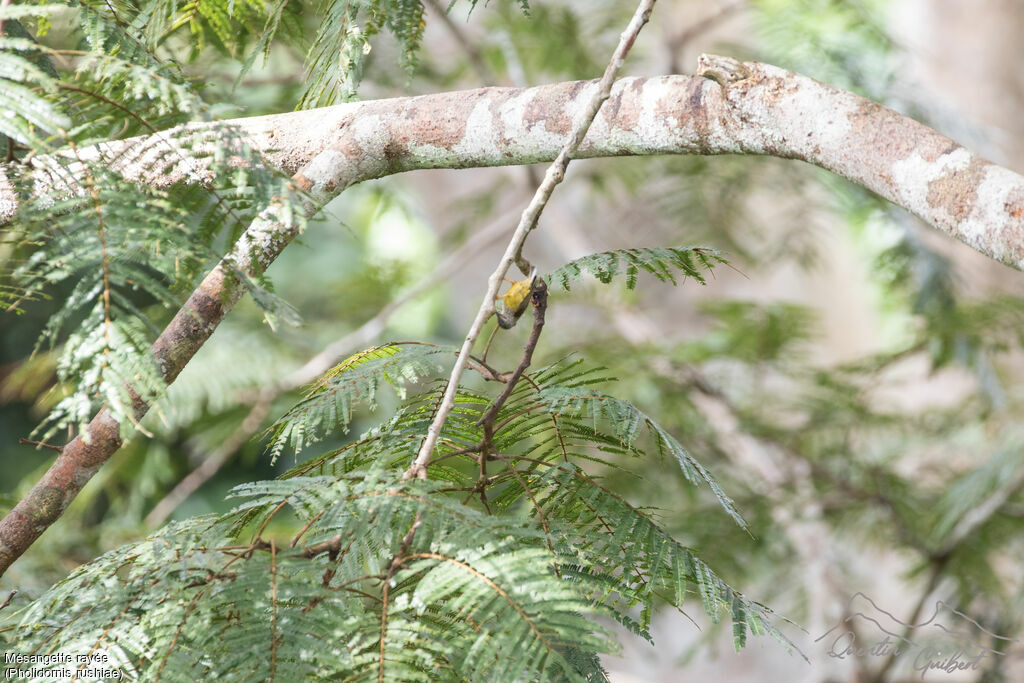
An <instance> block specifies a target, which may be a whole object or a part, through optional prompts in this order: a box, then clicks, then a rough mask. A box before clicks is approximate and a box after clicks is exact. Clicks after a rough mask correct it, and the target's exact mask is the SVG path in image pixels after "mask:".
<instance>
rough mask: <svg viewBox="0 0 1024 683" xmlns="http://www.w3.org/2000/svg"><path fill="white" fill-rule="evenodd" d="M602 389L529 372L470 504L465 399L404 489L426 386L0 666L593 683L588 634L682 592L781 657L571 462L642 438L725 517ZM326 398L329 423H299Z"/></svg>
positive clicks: (76, 605)
mask: <svg viewBox="0 0 1024 683" xmlns="http://www.w3.org/2000/svg"><path fill="white" fill-rule="evenodd" d="M429 351H433V354H435V355H436V354H441V353H444V354H448V353H450V350H449V349H441V348H434V347H417V346H413V347H409V346H408V345H387V346H383V347H375V348H373V349H368V350H367V351H365V352H362V353H360V354H356V355H355V356H353V357H352V358H350V359H349V360H348V361H346V362H344V363H342V364H341V365H339V366H338V367H337V368H335V369H334V370H332V371H331V372H329V373H328V374H327V376H326V377H325V378H324V380H323V381H322V382H321V383H320V384H319V385H318V386H317V389H315V390H314V393H313V394H312V395H311V396H310V397H308V398H307V399H306V400H305V401H304V402H303V403H302V404H300V406H304V409H303V410H294V411H292V412H290V413H289V414H288V416H286V418H284V419H283V420H282V422H284V423H296V424H303V423H306V425H307V426H306V427H303V428H302V429H294V428H293V429H292V431H293V433H296V434H309V435H310V436H312V435H314V434H315V435H322V434H323V432H324V431H325V430H327V429H334V428H339V427H344V426H345V425H347V424H348V421H349V420H350V412H349V411H350V410H351V406H352V405H353V404H354V403H355V402H358V401H364V402H365V401H372V398H373V395H374V393H375V391H376V387H377V385H378V384H379V383H380V382H381V381H386V382H389V383H395V384H399V383H403V382H416V381H418V380H420V379H422V377H423V375H424V373H426V372H427V371H428V370H429V369H430V368H431V366H432V365H433V363H434V361H433V359H431V358H430V355H431V354H430V353H429ZM424 363H427V365H424ZM374 376H376V377H377V379H376V380H374V379H372V378H373V377H374ZM606 380H607V377H606V376H605V375H604V373H602V372H600V371H599V370H596V369H592V368H587V367H585V366H584V365H583V364H581V363H580V362H578V361H572V362H562V363H558V364H556V365H553V366H549V367H545V368H541V369H539V370H537V371H536V372H533V373H530V375H529V376H528V377H527V379H526V381H524V382H522V383H521V384H520V385H519V386H517V388H516V390H515V391H514V392H513V394H512V397H511V398H510V401H509V403H508V404H506V406H505V407H504V408H503V409H502V410H501V411H499V412H498V415H497V417H496V422H495V424H496V428H495V430H494V433H493V448H494V450H493V451H492V452H491V453H490V457H489V459H490V460H491V461H492V462H494V463H495V466H498V465H500V469H498V470H496V471H495V472H494V473H492V474H490V475H489V476H490V478H489V479H488V484H487V485H486V486H485V487H484V488H482V489H481V490H480V491H479V496H480V500H481V503H480V506H479V507H478V506H476V505H471V504H470V502H471V501H472V500H476V493H475V492H474V490H475V489H474V482H475V481H476V475H477V473H476V471H475V470H476V469H479V468H478V466H477V465H475V464H474V456H473V455H472V454H471V453H470V452H469V451H468V450H467V448H466V446H467V445H468V444H471V443H473V442H476V441H480V440H481V439H483V438H484V437H485V434H484V431H483V428H482V426H481V425H479V424H478V421H479V419H480V418H481V416H482V415H483V414H484V412H485V411H486V409H487V408H488V406H489V403H490V401H489V400H488V399H487V398H486V397H485V396H483V395H482V394H478V393H476V392H474V391H471V390H469V389H465V390H463V391H462V392H460V394H459V398H458V408H457V410H456V411H455V413H454V414H453V416H452V418H451V419H450V420H449V421H448V422H447V423H446V425H445V428H444V430H443V431H442V438H441V442H440V443H441V445H440V447H439V448H438V451H437V454H436V457H435V461H436V464H434V465H432V466H431V473H432V474H434V473H436V475H437V476H436V477H433V476H432V481H430V482H420V481H417V480H411V481H403V479H402V477H401V472H402V470H403V469H404V467H405V465H407V464H408V463H409V462H410V461H411V458H413V457H414V456H415V452H416V449H417V448H418V444H419V437H420V435H421V434H422V433H423V429H424V427H425V425H426V424H427V423H428V422H429V420H430V418H431V415H432V414H433V410H434V408H435V406H436V403H437V401H438V399H439V395H440V391H441V390H442V389H443V385H441V386H438V387H435V388H428V389H427V390H426V391H424V392H421V393H420V394H418V395H415V396H412V397H410V398H409V399H408V400H406V401H405V402H404V404H403V406H402V407H401V408H400V409H399V410H398V411H397V412H396V414H395V416H394V417H393V418H392V419H390V420H388V421H387V422H385V423H384V424H383V425H381V426H380V427H378V428H377V429H375V430H372V431H371V432H369V433H368V434H366V435H364V436H363V437H362V438H361V439H359V440H357V441H355V442H354V443H352V444H350V445H349V446H346V447H345V448H343V449H340V450H338V451H333V452H329V453H326V454H324V455H322V456H320V457H318V458H315V459H313V460H311V461H308V462H306V463H302V464H300V465H297V466H296V467H294V468H293V469H292V470H291V471H289V472H288V473H286V474H285V475H284V477H283V478H282V479H279V480H277V481H263V482H255V483H252V484H246V485H243V486H240V487H237V488H236V489H235V491H234V493H233V496H234V497H236V498H239V499H241V502H240V503H239V504H238V505H237V506H236V507H235V509H234V510H233V511H232V512H231V513H229V514H227V515H224V516H222V517H220V518H218V519H211V518H205V519H204V518H197V519H194V520H190V521H189V522H186V523H184V524H175V525H171V526H170V527H168V528H166V529H165V530H163V531H161V532H160V533H158V534H157V535H155V536H154V537H152V538H150V539H147V540H146V541H144V542H141V543H135V544H130V545H128V546H124V547H122V548H120V549H118V550H116V551H113V552H111V553H108V554H107V555H105V556H103V557H101V558H99V559H98V560H96V561H95V562H93V563H90V564H89V565H86V566H84V567H82V568H80V569H79V570H77V571H76V572H74V573H73V574H72V575H71V576H69V577H68V578H67V579H66V580H65V581H62V582H61V583H60V584H58V585H57V586H55V587H54V588H53V589H52V590H51V591H49V592H48V593H47V594H46V595H44V596H43V597H41V598H40V599H39V600H37V601H36V602H34V603H33V604H32V605H30V606H29V607H28V608H27V609H25V610H24V611H23V612H22V613H21V614H20V615H19V616H18V619H19V620H20V624H21V625H22V626H21V628H19V631H18V634H17V636H16V637H15V639H14V642H12V644H11V647H13V648H16V649H19V650H24V651H36V652H44V651H45V652H49V651H56V650H60V651H61V652H78V651H79V650H86V651H87V650H89V649H91V648H103V649H104V651H106V652H109V653H110V656H111V657H112V658H113V659H114V661H115V662H116V663H117V665H118V666H120V667H122V668H123V670H125V671H126V672H128V673H130V674H131V675H135V676H139V677H141V678H144V679H153V678H157V677H168V678H170V679H172V680H177V679H182V678H186V677H191V678H195V677H203V678H207V677H217V678H218V679H224V680H243V679H244V680H249V679H252V678H254V677H255V678H270V677H285V678H288V679H301V678H310V677H317V678H325V677H331V676H345V677H349V678H352V679H353V680H363V679H376V678H378V677H380V676H383V677H384V679H385V680H424V681H426V680H466V679H469V680H508V679H509V677H512V678H515V679H528V680H581V681H582V680H604V679H605V677H604V674H603V671H602V669H601V668H600V665H599V663H598V660H597V658H596V655H598V654H600V653H614V652H616V651H617V646H616V645H615V643H614V641H613V640H612V639H611V638H610V636H609V634H608V633H607V632H606V631H605V630H604V629H602V628H601V627H600V626H598V624H597V622H595V621H594V617H595V616H604V617H609V618H614V619H616V620H618V621H619V622H620V623H622V624H623V625H625V626H626V627H627V628H629V629H630V630H632V631H633V632H634V633H636V634H638V635H641V636H644V637H647V638H649V636H648V635H647V628H648V626H649V623H650V618H651V613H652V608H653V606H654V605H655V602H656V601H664V602H666V603H667V604H670V605H674V606H676V607H682V606H683V604H684V602H685V601H686V599H687V596H688V595H690V594H691V593H693V594H695V595H696V596H697V597H698V598H699V600H700V603H701V605H702V607H703V609H704V610H705V611H706V612H707V613H708V614H709V615H710V616H712V618H714V619H715V620H717V619H718V618H720V616H721V615H722V614H724V615H725V616H726V618H727V619H729V620H731V622H732V624H733V632H734V639H735V643H736V646H737V647H741V646H742V645H744V644H745V643H746V639H747V636H748V634H749V633H754V634H764V633H770V634H773V635H775V636H776V637H778V638H780V639H782V640H783V641H784V642H787V643H788V641H786V640H785V637H784V636H782V635H781V633H779V632H778V631H777V630H776V628H775V627H774V625H773V623H772V615H771V613H770V611H769V610H768V609H767V608H765V607H764V606H763V605H760V604H758V603H755V602H752V601H750V600H749V599H747V598H745V597H744V596H743V595H742V594H740V593H738V592H737V591H735V590H734V589H732V588H731V587H730V586H728V585H727V584H726V583H724V582H723V581H722V580H721V579H720V578H719V577H718V576H717V575H716V574H715V573H714V572H713V571H712V570H711V569H710V568H709V567H708V566H707V565H706V564H704V563H703V562H702V561H701V560H700V559H699V558H698V557H697V556H696V554H695V553H694V552H693V551H691V550H690V549H688V548H686V547H684V546H683V545H681V544H680V543H678V542H677V541H675V540H674V539H673V538H672V537H671V535H669V534H668V533H667V532H666V531H665V530H664V529H663V528H661V527H660V526H659V525H658V524H657V523H655V522H654V520H653V519H652V517H651V515H650V513H648V512H644V511H641V510H640V509H638V508H636V507H634V506H632V505H630V504H629V503H628V502H626V501H625V500H624V499H622V498H621V497H619V496H618V495H616V494H614V493H612V492H611V491H610V490H608V489H607V488H606V487H605V486H604V485H603V484H602V483H601V482H600V480H599V478H598V477H596V476H594V475H589V474H587V473H585V472H584V471H583V470H582V469H581V468H580V467H579V466H578V465H577V464H575V462H574V461H599V462H600V461H604V460H605V458H606V457H607V456H608V454H610V453H615V452H629V453H632V454H634V455H636V456H642V455H644V454H645V452H646V450H645V449H644V448H642V447H641V441H640V440H639V438H638V432H639V430H640V428H641V427H642V426H643V427H646V428H647V430H648V431H649V432H650V434H651V435H652V442H653V445H654V448H655V451H666V452H671V453H672V454H673V455H675V456H676V457H677V458H679V462H680V464H681V466H682V468H683V470H684V473H685V474H686V475H687V476H688V477H691V478H692V479H693V480H694V481H696V480H698V479H699V480H702V481H704V482H706V483H708V484H710V485H711V486H712V488H713V489H714V491H715V495H716V496H717V497H719V499H720V500H722V502H723V504H729V503H728V499H726V498H724V494H722V493H721V491H720V490H718V489H717V486H716V485H715V484H714V482H713V481H712V480H711V479H710V477H709V475H708V474H707V473H706V471H705V470H704V469H703V468H702V467H701V466H700V465H699V464H697V463H696V462H695V461H694V460H693V459H692V458H690V457H689V455H688V454H686V452H685V451H683V450H682V447H681V446H680V445H679V444H678V442H676V441H675V439H674V438H672V437H671V436H670V435H668V434H667V433H666V432H664V430H662V429H661V428H660V427H658V425H656V424H655V423H654V422H653V421H651V420H650V418H648V417H647V416H645V415H643V414H642V413H640V412H639V411H637V410H636V409H635V408H633V407H632V406H630V405H629V404H627V403H625V402H622V401H616V400H614V399H611V398H610V397H607V396H601V395H598V394H597V393H596V392H593V391H592V390H589V389H587V388H586V387H590V386H593V385H595V384H597V383H600V382H603V381H606ZM321 394H328V395H330V398H329V400H327V401H326V403H329V404H330V405H333V406H336V407H338V406H341V407H342V408H337V409H335V410H327V409H324V408H323V406H321V407H319V408H317V409H315V410H314V409H313V408H312V407H311V406H310V405H309V401H310V399H311V398H312V397H314V396H318V395H321ZM309 424H315V427H316V429H315V430H310V429H308V425H309ZM303 438H306V439H307V441H311V440H312V439H311V438H308V437H303ZM482 457H485V458H486V457H487V452H486V451H484V452H483V455H482ZM463 465H469V467H468V468H467V467H464V466H463ZM467 491H469V494H470V495H469V496H467V497H465V498H464V499H463V500H462V501H461V502H459V498H463V495H462V494H463V493H465V492H467ZM730 505H731V504H730ZM728 509H729V511H730V514H733V515H734V516H736V518H737V520H739V518H738V514H737V513H736V512H735V510H734V509H732V508H731V507H729V508H728ZM289 539H290V540H289ZM103 596H107V597H106V598H104V597H103ZM637 606H640V608H641V610H640V620H639V621H636V620H635V618H634V617H633V616H632V614H633V608H635V607H637ZM30 626H31V627H30ZM39 648H42V649H39Z"/></svg>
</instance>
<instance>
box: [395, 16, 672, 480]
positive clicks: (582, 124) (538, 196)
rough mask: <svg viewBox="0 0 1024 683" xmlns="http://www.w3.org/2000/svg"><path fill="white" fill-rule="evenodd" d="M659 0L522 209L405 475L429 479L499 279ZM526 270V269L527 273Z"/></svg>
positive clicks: (624, 44)
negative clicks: (527, 204) (443, 430)
mask: <svg viewBox="0 0 1024 683" xmlns="http://www.w3.org/2000/svg"><path fill="white" fill-rule="evenodd" d="M655 1H656V0H641V2H640V4H639V6H638V7H637V9H636V12H635V13H634V14H633V18H632V19H631V20H630V22H629V25H628V26H627V27H626V30H625V31H624V32H623V33H622V36H621V38H620V39H619V44H618V46H617V47H616V48H615V53H614V54H613V55H612V58H611V61H609V62H608V67H607V68H606V69H605V72H604V75H603V76H602V77H601V80H600V82H599V83H598V87H597V92H596V93H594V96H593V97H592V98H591V100H590V102H588V104H587V107H586V109H585V110H584V112H583V115H582V116H581V118H580V120H579V121H577V123H576V125H575V126H574V127H573V132H572V134H571V135H570V136H569V139H568V140H567V141H566V143H565V145H564V146H563V147H562V150H561V151H560V152H559V153H558V157H557V158H556V159H555V161H554V162H553V163H552V164H551V166H549V167H548V170H547V173H545V174H544V181H543V182H542V183H541V184H540V186H539V187H538V188H537V191H536V193H535V194H534V196H533V200H532V201H531V202H530V204H529V206H527V207H526V210H525V211H523V215H522V217H521V218H520V220H519V225H518V226H517V227H516V231H515V234H513V236H512V239H511V241H510V242H509V244H508V247H506V249H505V254H504V256H502V258H501V261H500V262H499V264H498V267H497V269H495V271H494V272H493V273H492V274H491V276H490V278H489V279H488V283H487V293H486V294H485V295H484V299H483V302H482V303H481V304H480V309H479V310H478V311H477V314H476V318H475V319H474V320H473V324H472V325H471V326H470V328H469V333H468V334H467V335H466V339H465V341H464V342H463V344H462V351H461V352H460V353H459V357H458V358H457V359H456V361H455V366H454V367H453V368H452V372H451V376H450V377H449V379H448V386H447V387H446V388H445V392H444V396H443V397H442V399H441V405H440V406H439V408H438V411H437V414H436V415H435V417H434V420H433V422H431V424H430V428H429V429H428V430H427V434H426V437H425V438H424V439H423V444H422V445H421V446H420V450H419V453H418V454H417V455H416V459H415V460H414V461H413V463H412V465H411V466H410V467H409V469H408V470H407V471H406V473H405V476H406V477H407V478H410V477H419V478H421V479H426V476H427V469H426V464H427V462H428V461H429V460H430V458H431V456H432V455H433V453H434V447H435V446H436V445H437V440H438V438H439V437H440V435H441V428H442V427H443V426H444V423H445V421H446V420H447V419H448V415H449V413H451V411H452V408H453V407H454V406H455V394H456V392H457V391H458V389H459V381H460V380H461V379H462V373H463V372H464V371H465V369H466V362H467V360H468V359H469V355H470V353H471V352H472V350H473V345H474V344H475V343H476V340H477V337H479V336H480V332H481V330H482V329H483V326H484V323H486V322H487V320H488V319H489V318H490V317H491V316H492V315H493V314H494V311H495V309H494V299H495V297H496V296H497V294H498V288H499V287H500V286H501V282H502V280H503V279H504V277H505V275H506V273H508V269H509V267H510V266H511V265H512V262H513V261H514V260H515V258H516V256H517V255H519V254H520V252H521V250H522V246H523V243H524V242H525V241H526V236H527V235H528V234H529V233H530V231H531V230H532V229H533V227H534V226H535V225H536V224H537V219H538V218H539V217H540V214H541V212H542V211H543V210H544V207H545V206H546V205H547V202H548V200H549V199H550V198H551V193H552V192H554V189H555V187H556V186H557V185H558V184H559V183H560V182H562V179H563V178H564V177H565V169H566V168H567V167H568V165H569V160H570V159H571V158H572V154H573V153H574V152H575V151H576V149H577V148H578V147H579V146H580V143H581V142H582V141H583V138H584V137H585V136H586V134H587V131H588V130H589V129H590V124H591V123H593V121H594V118H595V117H596V116H597V112H598V110H600V108H601V105H602V104H604V102H605V100H607V99H608V96H609V95H610V94H611V89H612V84H613V83H614V82H615V77H616V75H617V74H618V72H619V69H621V68H622V63H623V61H624V60H625V58H626V55H627V54H628V53H629V50H630V48H632V47H633V43H634V41H636V37H637V35H638V34H639V33H640V29H641V28H643V26H644V24H646V23H647V20H648V19H649V18H650V16H651V11H652V10H653V9H654V3H655ZM525 274H526V273H524V275H525Z"/></svg>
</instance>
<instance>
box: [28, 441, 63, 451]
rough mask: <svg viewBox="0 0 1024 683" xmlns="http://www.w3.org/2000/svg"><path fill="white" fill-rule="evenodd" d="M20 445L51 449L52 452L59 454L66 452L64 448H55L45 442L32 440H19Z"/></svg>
mask: <svg viewBox="0 0 1024 683" xmlns="http://www.w3.org/2000/svg"><path fill="white" fill-rule="evenodd" d="M18 443H20V444H24V445H26V446H35V447H36V448H49V449H50V450H51V451H57V452H58V453H60V452H61V451H62V450H64V447H63V446H54V445H53V444H51V443H45V442H43V441H32V440H30V439H18Z"/></svg>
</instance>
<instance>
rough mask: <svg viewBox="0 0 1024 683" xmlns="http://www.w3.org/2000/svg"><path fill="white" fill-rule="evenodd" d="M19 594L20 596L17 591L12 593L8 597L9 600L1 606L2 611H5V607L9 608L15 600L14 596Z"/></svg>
mask: <svg viewBox="0 0 1024 683" xmlns="http://www.w3.org/2000/svg"><path fill="white" fill-rule="evenodd" d="M17 594H18V591H16V590H13V591H11V593H10V595H8V596H7V599H6V600H4V602H3V604H2V605H0V609H3V608H5V607H7V606H8V605H9V604H11V600H14V596H15V595H17Z"/></svg>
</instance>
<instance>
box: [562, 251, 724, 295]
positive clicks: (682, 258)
mask: <svg viewBox="0 0 1024 683" xmlns="http://www.w3.org/2000/svg"><path fill="white" fill-rule="evenodd" d="M723 263H728V261H727V260H725V258H724V257H722V256H721V255H720V254H719V252H718V251H717V250H716V249H712V248H710V247H656V248H649V249H618V250H615V251H603V252H600V253H598V254H590V255H588V256H584V257H583V258H579V259H576V260H575V261H570V262H569V263H567V264H565V265H564V266H562V267H560V268H557V269H555V270H554V271H552V272H551V273H549V274H548V275H547V277H546V280H547V281H548V283H549V285H551V286H554V287H561V288H562V289H564V290H565V291H570V289H571V287H570V284H569V283H571V282H573V281H575V280H579V279H580V278H581V277H582V276H583V273H589V274H591V275H593V276H594V277H596V278H597V279H598V281H600V282H602V283H604V284H609V283H610V282H611V281H612V280H613V279H615V278H616V277H618V276H620V275H621V276H624V277H625V279H626V288H627V289H633V288H634V287H636V281H637V276H638V275H639V274H640V271H641V270H643V271H645V272H647V273H650V274H651V275H653V276H654V277H656V278H658V279H659V280H661V281H662V282H671V283H672V284H673V285H675V284H678V283H677V281H676V277H677V274H678V275H682V277H683V278H688V277H689V278H693V279H694V280H696V281H697V282H699V283H700V284H702V285H703V284H705V282H706V280H705V277H704V276H705V274H706V273H708V272H711V269H712V268H713V267H714V266H716V265H719V264H723Z"/></svg>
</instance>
